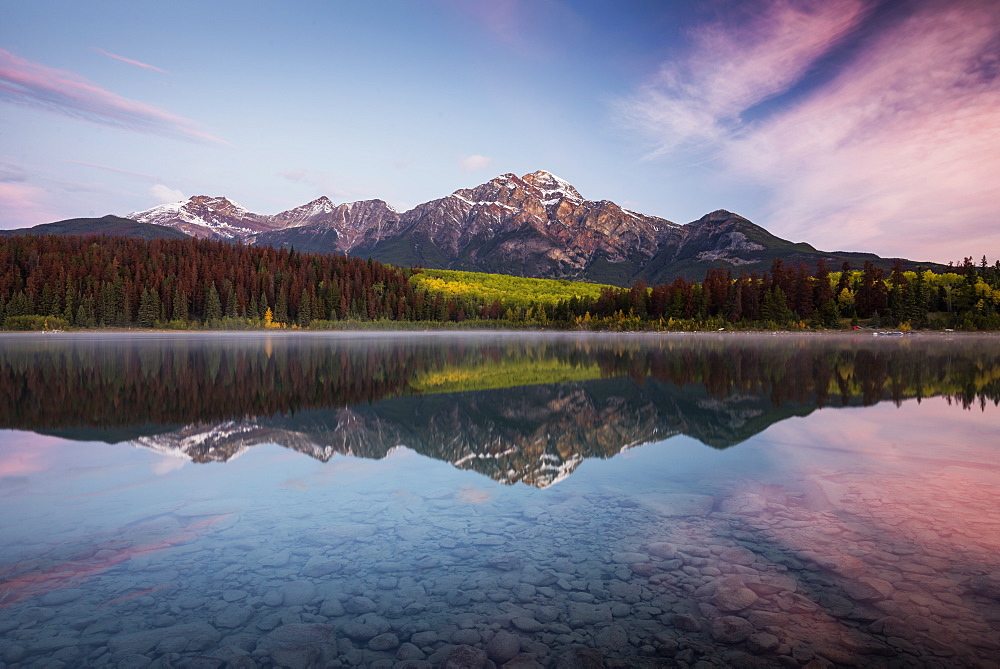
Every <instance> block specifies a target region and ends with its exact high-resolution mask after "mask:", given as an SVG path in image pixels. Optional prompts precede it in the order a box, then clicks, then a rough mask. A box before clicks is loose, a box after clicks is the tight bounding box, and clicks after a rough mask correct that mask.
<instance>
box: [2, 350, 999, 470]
mask: <svg viewBox="0 0 1000 669" xmlns="http://www.w3.org/2000/svg"><path fill="white" fill-rule="evenodd" d="M998 361H1000V353H998V352H997V351H996V350H995V347H993V348H990V347H983V346H981V345H980V344H979V340H977V339H976V338H974V337H959V338H955V339H951V340H948V341H946V342H945V343H944V345H942V342H940V341H937V340H936V339H935V338H926V339H924V340H919V339H917V340H906V341H903V342H898V341H893V342H885V341H884V340H881V341H880V340H875V339H874V338H871V337H866V338H859V337H837V338H829V339H821V340H817V339H816V338H813V339H811V340H810V339H809V338H808V337H806V338H802V337H799V338H794V337H745V338H733V337H712V336H701V337H655V338H654V337H603V338H602V337H586V336H578V337H572V336H570V337H558V336H555V337H536V338H531V337H511V338H506V339H505V338H502V337H500V338H498V337H495V336H485V337H484V336H464V337H455V336H447V335H445V336H420V335H414V336H409V337H398V336H386V335H383V336H372V337H358V336H343V335H341V336H302V337H293V338H288V337H261V336H237V337H233V336H217V337H204V336H203V337H193V338H187V337H185V338H178V337H165V338H162V339H153V340H147V339H143V340H135V339H116V338H107V337H105V338H94V337H90V338H85V339H83V340H82V341H80V340H73V341H68V342H67V341H62V340H56V341H51V340H50V341H43V342H39V341H38V340H37V339H20V340H18V339H14V340H11V341H9V343H8V345H6V346H5V347H4V348H3V349H2V350H0V388H2V389H3V395H5V397H2V398H0V407H2V409H0V426H2V427H12V428H19V429H30V430H35V431H39V432H44V433H47V434H55V435H58V436H61V437H64V438H68V439H78V440H86V441H93V440H101V441H107V442H111V443H117V442H121V441H130V442H131V443H133V444H136V445H140V446H144V447H147V448H151V449H153V450H157V451H160V452H172V453H176V454H179V455H183V456H184V457H187V458H189V459H190V460H192V461H194V462H225V461H228V460H230V459H232V458H233V457H235V456H237V455H239V454H242V453H244V452H246V451H247V450H248V449H249V448H251V447H253V446H255V445H259V444H280V445H282V446H285V447H286V448H290V449H293V450H296V451H299V452H302V453H305V454H307V455H310V456H311V457H314V458H317V459H319V460H323V461H327V460H329V459H330V458H331V457H332V456H333V455H334V454H337V453H340V454H351V455H355V456H360V457H369V458H382V457H385V454H386V453H388V452H389V451H390V450H392V449H393V448H395V447H396V446H399V445H405V446H407V447H409V448H411V449H413V450H415V451H417V452H419V453H421V454H424V455H427V456H429V457H433V458H435V459H438V460H445V461H448V462H451V463H453V464H454V465H455V466H457V467H461V468H465V469H474V470H476V471H479V472H481V473H483V474H486V475H488V476H490V477H491V478H493V479H495V480H497V481H501V482H503V483H515V482H524V483H528V484H530V485H535V486H539V487H544V486H547V485H551V484H553V483H555V482H557V481H559V480H562V479H563V478H565V477H566V476H567V475H569V474H570V473H572V471H573V470H574V469H575V468H576V467H577V466H578V465H579V464H580V463H581V462H583V461H584V460H586V459H588V458H608V457H611V456H614V455H615V454H617V453H620V452H622V451H623V450H626V449H628V448H631V447H634V446H636V445H639V444H644V443H649V442H653V441H657V440H662V439H665V438H667V437H669V436H672V435H676V434H684V435H688V436H691V437H694V438H696V439H698V440H699V441H701V442H702V443H704V444H707V445H710V446H713V447H716V448H726V447H729V446H732V445H735V444H738V443H740V442H742V441H744V440H746V439H747V438H749V437H751V436H753V435H754V434H757V433H759V432H761V431H762V430H764V429H766V428H767V427H768V426H770V425H772V424H774V423H776V422H779V421H782V420H785V419H787V418H789V417H791V416H804V415H807V414H809V413H810V412H811V411H813V410H815V409H817V408H823V407H826V406H856V405H871V404H875V403H877V402H880V401H890V400H891V401H893V402H895V403H896V404H899V403H900V402H901V401H903V400H904V399H907V398H924V397H930V396H936V395H943V396H946V397H948V398H949V400H951V401H954V402H956V403H959V404H961V405H962V406H963V407H970V406H972V405H973V404H976V403H978V404H979V405H980V406H983V405H985V403H987V402H990V403H993V404H995V403H996V402H997V400H998V398H1000V371H998V370H1000V364H998Z"/></svg>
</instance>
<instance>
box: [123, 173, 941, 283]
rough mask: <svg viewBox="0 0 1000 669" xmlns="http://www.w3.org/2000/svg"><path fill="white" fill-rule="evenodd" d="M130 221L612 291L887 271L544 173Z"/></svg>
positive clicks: (221, 202)
mask: <svg viewBox="0 0 1000 669" xmlns="http://www.w3.org/2000/svg"><path fill="white" fill-rule="evenodd" d="M128 217H129V218H132V219H134V220H137V221H140V222H143V223H151V224H155V225H161V226H167V227H172V228H176V229H178V230H180V231H182V232H184V233H186V234H190V235H194V236H197V237H212V238H219V239H233V240H236V239H239V240H243V241H244V242H246V243H250V244H260V245H270V246H276V247H280V246H294V247H295V248H296V249H298V250H300V251H312V252H321V253H348V254H351V255H356V256H360V257H368V256H370V257H372V258H375V259H376V260H380V261H383V262H388V263H392V264H396V265H404V266H413V265H421V266H424V267H434V268H442V269H465V270H474V271H485V272H493V273H501V274H513V275H517V276H532V277H542V278H558V279H577V280H587V281H597V282H602V283H612V284H617V285H629V284H631V283H632V282H634V281H635V280H637V279H644V280H646V281H647V282H650V283H659V282H662V281H666V280H670V279H672V278H675V277H677V276H684V277H686V278H691V279H695V280H701V279H702V278H703V277H704V275H705V271H706V270H707V269H708V268H710V267H718V266H722V267H728V268H732V269H734V270H735V271H736V272H738V271H739V270H741V269H742V270H744V271H747V272H750V271H763V270H765V269H767V267H769V266H770V263H771V262H772V260H773V259H774V258H775V257H781V258H782V259H783V260H785V262H791V263H797V262H805V263H807V264H808V265H810V266H812V265H815V263H816V261H817V260H818V259H819V258H825V259H826V260H827V262H828V263H830V264H831V265H832V266H833V267H834V268H838V267H839V265H840V264H841V263H842V262H843V261H844V260H848V261H850V262H851V263H852V264H853V265H854V266H856V267H860V266H861V265H862V264H863V263H864V261H865V260H872V261H873V262H875V263H876V264H878V265H880V266H882V267H884V268H888V267H889V266H890V265H891V261H889V260H886V259H882V258H879V257H878V256H875V255H872V254H863V253H845V252H834V253H827V252H822V251H818V250H816V249H815V248H813V247H812V246H810V245H809V244H805V243H798V244H795V243H792V242H789V241H787V240H783V239H780V238H779V237H775V236H774V235H772V234H770V233H769V232H768V231H767V230H765V229H764V228H762V227H760V226H758V225H755V224H754V223H752V222H750V221H748V220H747V219H745V218H743V217H741V216H739V215H737V214H734V213H732V212H728V211H725V210H719V211H715V212H712V213H710V214H708V215H706V216H703V217H702V218H700V219H698V220H697V221H693V222H691V223H688V224H686V225H678V224H676V223H673V222H671V221H668V220H666V219H663V218H659V217H656V216H649V215H645V214H640V213H637V212H634V211H630V210H628V209H625V208H623V207H621V206H619V205H617V204H615V203H614V202H611V201H609V200H588V199H586V198H584V197H583V196H582V195H581V194H580V193H579V191H577V190H576V188H574V187H573V186H572V185H571V184H569V183H567V182H566V181H564V180H562V179H560V178H559V177H557V176H555V175H553V174H551V173H549V172H545V171H537V172H532V173H531V174H526V175H524V176H522V177H518V176H516V175H514V174H503V175H501V176H498V177H496V178H494V179H491V180H490V181H488V182H486V183H484V184H481V185H479V186H476V187H475V188H467V189H460V190H457V191H455V192H454V193H452V194H451V195H448V196H447V197H443V198H439V199H436V200H431V201H430V202H425V203H424V204H420V205H418V206H416V207H414V208H413V209H410V210H409V211H406V212H398V211H396V210H395V209H393V208H392V207H391V206H390V205H389V204H387V203H386V202H384V201H383V200H365V201H361V202H351V203H345V204H340V205H335V204H334V203H333V202H331V201H330V200H329V199H328V198H326V197H321V198H319V199H316V200H313V201H312V202H309V203H308V204H305V205H302V206H300V207H296V208H294V209H290V210H288V211H284V212H281V213H279V214H275V215H273V216H266V215H262V214H255V213H252V212H250V211H247V210H246V209H245V208H243V207H241V206H240V205H238V204H235V203H233V202H231V201H229V200H227V199H226V198H224V197H206V196H201V195H199V196H196V197H192V198H191V199H190V200H188V201H187V202H178V203H174V204H166V205H161V206H158V207H154V208H153V209H149V210H147V211H141V212H133V213H131V214H129V215H128ZM923 264H924V266H926V267H933V266H934V265H933V264H932V263H923ZM910 266H911V267H915V266H916V263H910Z"/></svg>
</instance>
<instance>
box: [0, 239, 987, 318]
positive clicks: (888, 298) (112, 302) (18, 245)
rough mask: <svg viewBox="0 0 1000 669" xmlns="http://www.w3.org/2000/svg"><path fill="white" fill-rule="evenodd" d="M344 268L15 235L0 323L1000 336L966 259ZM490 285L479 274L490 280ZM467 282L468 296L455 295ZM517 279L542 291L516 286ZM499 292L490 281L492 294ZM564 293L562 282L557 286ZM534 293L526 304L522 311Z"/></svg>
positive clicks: (318, 261)
mask: <svg viewBox="0 0 1000 669" xmlns="http://www.w3.org/2000/svg"><path fill="white" fill-rule="evenodd" d="M420 272H421V270H420V269H419V268H417V269H413V268H398V267H393V266H390V265H385V264H382V263H379V262H375V261H373V260H371V259H368V260H362V259H360V258H353V257H348V256H342V255H322V254H312V253H309V254H307V253H298V252H296V251H295V250H294V249H286V248H282V249H273V248H270V247H251V246H244V245H242V244H239V243H236V244H232V243H229V242H221V241H211V240H204V239H182V240H164V239H156V240H149V241H146V240H140V239H133V238H125V237H107V236H102V237H69V236H32V235H26V236H15V237H6V238H3V239H0V325H2V326H3V327H4V328H5V329H23V330H27V329H60V328H66V327H81V328H91V327H145V328H153V327H160V328H173V329H184V328H219V329H244V328H281V327H289V328H291V327H300V328H317V329H321V328H334V327H354V326H359V325H363V324H379V323H383V324H388V325H392V324H402V323H422V324H428V325H431V324H444V323H448V324H464V325H467V326H482V327H556V328H582V329H596V330H600V329H615V330H633V329H635V330H638V329H706V328H707V329H719V328H730V327H734V328H790V327H791V328H838V327H846V326H849V325H858V324H862V325H865V324H868V325H876V326H883V327H898V328H923V327H940V328H961V329H966V330H977V329H990V330H994V329H1000V260H998V261H997V262H996V263H995V264H994V265H992V266H991V265H989V264H988V263H987V260H986V258H985V256H984V257H983V259H982V261H981V262H980V263H979V264H978V265H977V264H976V263H974V262H973V261H972V258H971V257H970V258H965V259H964V260H963V262H962V263H960V264H958V265H957V266H955V267H954V271H952V272H947V273H943V274H934V273H932V272H929V271H921V270H918V271H916V272H908V271H904V270H903V266H902V263H901V262H897V263H896V265H895V267H894V268H893V269H892V270H891V271H890V272H889V273H888V274H886V273H885V272H884V271H883V270H881V269H880V268H878V267H876V266H874V265H873V264H872V263H871V262H866V263H865V264H864V266H863V267H861V268H852V267H851V266H850V265H849V264H848V263H844V265H843V266H842V267H841V268H840V270H839V271H831V270H830V268H829V267H828V266H827V265H826V263H825V262H824V261H823V260H820V261H819V262H818V263H817V265H816V267H815V268H813V269H810V268H808V267H807V266H806V265H804V264H797V265H794V266H786V265H785V264H784V263H783V262H782V261H781V260H780V259H776V260H775V261H774V262H773V263H772V265H771V268H770V270H769V271H767V272H764V273H763V274H762V275H757V274H756V273H751V274H745V273H742V272H741V273H739V275H735V276H734V274H733V271H732V270H731V269H721V268H716V269H711V270H709V271H708V272H707V274H706V276H705V280H704V281H702V282H701V283H698V282H694V281H688V280H685V279H676V280H675V281H673V282H670V283H663V284H660V285H655V286H648V285H647V284H646V283H645V282H642V281H639V282H637V283H635V284H634V285H633V286H632V287H631V288H615V287H610V286H606V287H603V288H600V289H599V291H598V290H595V287H594V286H591V285H587V284H579V285H580V286H581V288H580V290H579V294H573V295H572V296H570V297H568V298H567V297H565V295H566V294H567V287H566V285H565V283H566V282H555V283H553V287H551V288H549V289H548V290H550V291H558V292H553V293H552V294H551V295H547V294H544V292H545V290H546V287H545V286H546V284H544V283H542V282H540V281H539V282H538V284H537V286H534V284H532V285H533V286H534V287H532V288H531V290H521V291H520V292H519V293H518V294H517V295H516V297H511V298H504V297H498V296H497V295H498V293H497V290H496V288H495V286H492V285H491V286H490V288H489V289H487V288H485V287H484V288H482V289H477V286H487V285H488V284H487V282H483V281H481V280H480V279H479V278H477V277H476V276H474V275H471V274H470V275H469V276H468V277H465V276H464V274H465V273H452V275H449V276H448V277H447V278H448V279H449V281H448V282H447V285H446V286H443V287H438V284H439V283H444V282H442V281H439V280H432V281H428V280H421V275H420ZM480 276H481V275H480ZM460 281H467V282H468V285H469V286H470V288H469V289H468V290H456V288H455V284H456V282H460ZM519 281H532V280H526V279H520V280H519ZM493 283H495V281H494V282H493ZM556 283H558V285H556ZM526 296H530V299H526Z"/></svg>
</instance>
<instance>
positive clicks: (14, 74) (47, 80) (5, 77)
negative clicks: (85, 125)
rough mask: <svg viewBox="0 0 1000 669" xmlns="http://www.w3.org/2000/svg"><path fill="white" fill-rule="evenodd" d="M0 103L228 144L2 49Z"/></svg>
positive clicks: (157, 111) (169, 116)
mask: <svg viewBox="0 0 1000 669" xmlns="http://www.w3.org/2000/svg"><path fill="white" fill-rule="evenodd" d="M0 101H3V102H8V103H11V104H16V105H22V106H26V107H31V108H34V109H40V110H44V111H49V112H53V113H56V114H62V115H64V116H69V117H71V118H76V119H81V120H84V121H90V122H91V123H98V124H101V125H105V126H110V127H113V128H122V129H125V130H132V131H134V132H142V133H147V134H151V135H160V136H163V137H172V138H176V139H183V140H188V141H195V142H207V143H212V144H228V143H227V142H226V141H225V140H222V139H219V138H218V137H214V136H212V135H210V134H208V133H206V132H204V131H202V130H200V129H199V128H198V127H197V125H196V124H195V123H194V121H191V120H189V119H186V118H182V117H180V116H176V115H174V114H171V113H169V112H165V111H162V110H160V109H157V108H156V107H153V106H151V105H148V104H145V103H143V102H138V101H136V100H130V99H128V98H124V97H121V96H120V95H117V94H115V93H111V92H110V91H106V90H104V89H103V88H100V87H99V86H97V85H96V84H93V83H91V82H89V81H87V80H86V79H84V78H83V77H81V76H79V75H76V74H74V73H72V72H66V71H64V70H57V69H54V68H51V67H47V66H45V65H41V64H39V63H35V62H32V61H30V60H27V59H24V58H21V57H19V56H16V55H14V54H12V53H11V52H9V51H5V50H3V49H0Z"/></svg>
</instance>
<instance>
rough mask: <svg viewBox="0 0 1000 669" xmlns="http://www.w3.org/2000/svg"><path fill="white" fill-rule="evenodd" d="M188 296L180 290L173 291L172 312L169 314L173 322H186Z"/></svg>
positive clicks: (187, 316)
mask: <svg viewBox="0 0 1000 669" xmlns="http://www.w3.org/2000/svg"><path fill="white" fill-rule="evenodd" d="M188 309H189V308H188V295H187V293H186V292H184V291H182V290H176V291H174V312H173V314H171V316H172V317H173V320H175V321H181V322H187V320H188V318H189V310H188Z"/></svg>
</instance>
